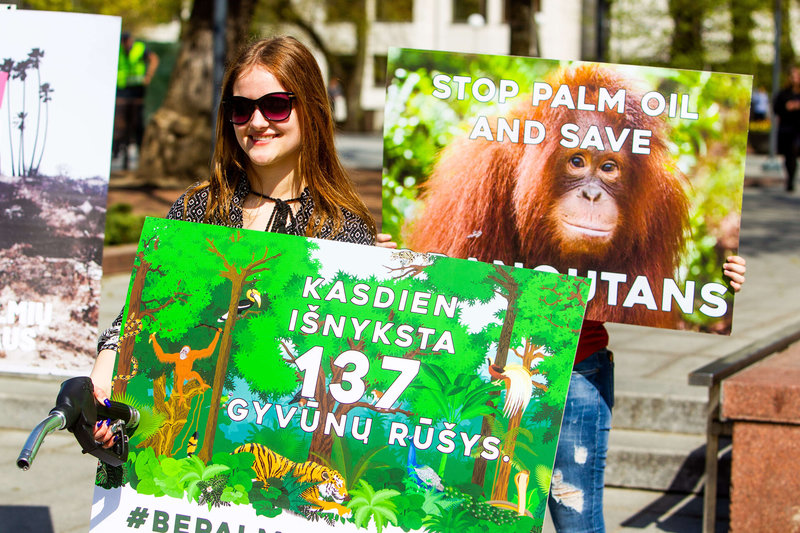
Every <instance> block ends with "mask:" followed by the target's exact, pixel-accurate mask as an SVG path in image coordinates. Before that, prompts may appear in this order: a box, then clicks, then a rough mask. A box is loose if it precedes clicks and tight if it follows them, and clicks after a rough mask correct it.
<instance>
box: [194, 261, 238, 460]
mask: <svg viewBox="0 0 800 533" xmlns="http://www.w3.org/2000/svg"><path fill="white" fill-rule="evenodd" d="M246 277H247V275H246V274H242V275H241V276H240V277H238V278H235V279H232V280H231V282H232V284H231V299H230V303H229V304H228V320H226V321H225V329H224V330H223V332H222V340H220V343H219V354H218V355H217V364H216V367H215V368H214V382H213V383H212V386H211V404H209V406H208V419H207V420H206V429H205V433H204V435H203V443H202V446H203V447H202V448H201V450H200V453H198V454H197V457H198V458H200V460H202V461H203V462H204V463H206V464H208V463H209V462H211V456H212V455H213V452H214V435H215V434H216V431H217V419H218V417H219V405H220V399H221V398H222V389H223V387H225V377H226V376H227V375H228V361H229V360H230V356H231V345H232V343H233V328H234V326H235V325H236V319H237V318H238V305H239V299H240V298H241V295H242V287H243V285H244V281H245V278H246Z"/></svg>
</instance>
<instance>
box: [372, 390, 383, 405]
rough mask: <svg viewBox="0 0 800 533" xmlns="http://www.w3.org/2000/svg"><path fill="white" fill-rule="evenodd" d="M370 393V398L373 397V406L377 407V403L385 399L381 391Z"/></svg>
mask: <svg viewBox="0 0 800 533" xmlns="http://www.w3.org/2000/svg"><path fill="white" fill-rule="evenodd" d="M369 393H370V396H372V398H371V400H372V405H375V404H376V403H378V400H380V399H381V398H383V391H379V390H378V389H372V390H371V391H369Z"/></svg>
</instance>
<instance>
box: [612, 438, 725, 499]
mask: <svg viewBox="0 0 800 533" xmlns="http://www.w3.org/2000/svg"><path fill="white" fill-rule="evenodd" d="M705 444H706V442H705V435H688V434H683V433H668V432H661V431H637V430H629V429H617V428H614V429H612V431H611V434H610V437H609V450H608V459H607V466H606V478H605V480H606V485H608V486H613V487H626V488H636V489H647V490H657V491H664V492H677V493H686V494H688V493H699V492H700V491H702V488H703V484H702V477H703V473H704V471H705ZM728 444H729V441H727V440H726V439H721V440H720V449H721V450H722V451H723V453H722V454H721V458H720V463H719V470H720V473H719V477H720V480H724V479H727V478H729V476H730V450H729V449H728V447H727V445H728ZM718 490H720V494H721V495H726V494H727V493H728V489H727V484H725V483H721V484H720V486H719V488H718Z"/></svg>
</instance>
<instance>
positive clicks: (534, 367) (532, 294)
mask: <svg viewBox="0 0 800 533" xmlns="http://www.w3.org/2000/svg"><path fill="white" fill-rule="evenodd" d="M514 275H515V277H517V278H518V279H517V281H518V284H519V286H521V288H522V291H521V295H520V297H519V298H518V300H517V302H516V304H517V306H518V310H519V311H520V312H519V317H521V318H519V319H517V320H516V321H515V325H514V331H513V333H512V338H513V339H514V340H515V344H516V345H517V346H520V348H521V349H518V348H516V347H512V349H511V352H512V353H514V354H516V355H517V357H519V358H520V359H521V360H522V365H521V366H522V368H523V369H524V370H525V372H526V373H527V378H529V379H532V383H533V387H534V393H535V394H537V395H542V394H543V393H546V392H551V391H550V390H549V384H550V383H556V386H557V387H558V390H555V391H552V393H553V397H555V398H558V400H556V401H560V402H563V399H564V397H565V396H566V389H567V386H568V384H569V379H568V373H569V372H570V371H571V368H572V361H573V359H574V354H575V348H576V346H577V341H578V336H579V335H580V330H581V324H582V322H583V315H584V312H585V308H586V297H587V293H588V280H585V279H582V278H574V277H571V276H567V275H564V274H561V275H558V276H550V280H551V281H547V282H544V281H543V280H542V275H539V274H536V273H532V272H530V271H521V270H520V271H515V272H514ZM551 358H552V359H557V360H558V361H559V363H560V364H559V365H550V366H548V365H541V364H540V363H543V362H544V361H546V360H547V359H551ZM565 362H566V363H568V364H565ZM539 366H541V367H542V368H538V367H539ZM551 372H552V374H551ZM536 374H539V375H541V376H543V378H544V379H542V380H541V381H537V380H534V379H533V378H534V376H535V375H536ZM524 411H525V410H524V409H523V408H518V409H516V410H513V411H512V412H507V413H506V414H507V416H508V418H509V421H508V431H507V433H506V435H507V437H506V439H505V441H504V442H503V447H502V452H503V454H504V455H507V456H509V457H513V456H514V449H515V445H516V436H517V434H518V432H517V431H515V429H516V428H519V427H520V424H521V422H522V417H523V414H524ZM497 465H498V466H497V472H496V474H495V480H494V483H493V486H492V500H507V498H508V484H509V479H510V474H511V468H512V461H498V463H497Z"/></svg>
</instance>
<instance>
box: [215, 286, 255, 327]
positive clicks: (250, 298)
mask: <svg viewBox="0 0 800 533" xmlns="http://www.w3.org/2000/svg"><path fill="white" fill-rule="evenodd" d="M246 296H247V298H246V299H244V300H239V305H237V306H236V314H237V315H241V314H242V313H244V312H245V311H247V310H248V309H250V308H251V307H253V305H257V306H258V307H261V293H260V292H258V291H257V290H256V289H250V290H248V291H247V294H246ZM226 320H228V312H227V311H226V312H225V314H224V315H222V316H221V317H219V318H218V319H217V322H225V321H226Z"/></svg>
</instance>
